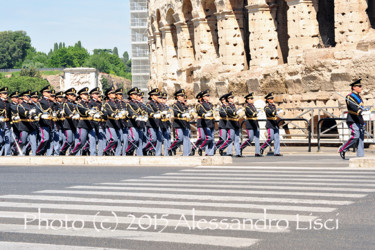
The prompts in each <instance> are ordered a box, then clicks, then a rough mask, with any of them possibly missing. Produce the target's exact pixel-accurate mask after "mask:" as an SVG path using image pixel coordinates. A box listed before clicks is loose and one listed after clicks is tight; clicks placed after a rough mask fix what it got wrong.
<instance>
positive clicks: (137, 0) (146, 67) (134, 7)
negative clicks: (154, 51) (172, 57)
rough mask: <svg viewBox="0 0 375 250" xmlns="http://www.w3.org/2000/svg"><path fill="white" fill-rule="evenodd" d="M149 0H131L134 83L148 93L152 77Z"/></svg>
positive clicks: (134, 85)
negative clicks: (149, 42)
mask: <svg viewBox="0 0 375 250" xmlns="http://www.w3.org/2000/svg"><path fill="white" fill-rule="evenodd" d="M147 21H148V9H147V0H130V29H131V36H132V39H131V45H132V51H131V58H132V78H133V80H132V84H133V87H138V88H140V89H142V90H143V91H146V93H147V82H148V80H149V78H150V58H149V54H150V52H149V45H148V34H147Z"/></svg>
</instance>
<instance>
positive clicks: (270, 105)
mask: <svg viewBox="0 0 375 250" xmlns="http://www.w3.org/2000/svg"><path fill="white" fill-rule="evenodd" d="M273 98H274V96H273V93H272V92H271V93H269V94H268V95H266V97H265V99H266V102H267V104H266V106H265V107H264V112H265V113H266V116H267V122H266V129H267V131H268V139H267V141H266V142H265V143H264V144H263V145H262V147H261V148H260V154H261V155H263V152H264V150H265V149H266V148H267V147H268V146H271V143H272V141H273V140H274V146H275V152H274V156H282V154H280V136H279V124H278V121H277V115H278V114H279V111H277V109H276V105H275V104H274V100H273Z"/></svg>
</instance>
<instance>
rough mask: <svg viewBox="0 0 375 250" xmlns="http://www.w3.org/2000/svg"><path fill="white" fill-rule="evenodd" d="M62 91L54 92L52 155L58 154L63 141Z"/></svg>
mask: <svg viewBox="0 0 375 250" xmlns="http://www.w3.org/2000/svg"><path fill="white" fill-rule="evenodd" d="M63 105H64V93H63V92H62V91H60V92H57V93H56V102H55V105H54V112H55V115H54V121H55V131H54V132H55V135H54V146H53V148H54V155H60V151H61V147H62V144H63V142H64V133H63V127H64V120H65V117H64V114H63Z"/></svg>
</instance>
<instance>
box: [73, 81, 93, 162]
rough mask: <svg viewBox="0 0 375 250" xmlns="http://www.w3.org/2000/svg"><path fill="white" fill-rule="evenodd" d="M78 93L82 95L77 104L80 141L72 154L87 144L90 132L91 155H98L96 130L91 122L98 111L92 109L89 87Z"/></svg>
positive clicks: (77, 152) (75, 153)
mask: <svg viewBox="0 0 375 250" xmlns="http://www.w3.org/2000/svg"><path fill="white" fill-rule="evenodd" d="M78 95H79V96H80V97H81V102H80V103H79V104H77V108H76V109H77V111H78V114H79V121H78V125H77V133H78V134H77V135H78V136H77V137H78V142H77V143H76V144H75V146H74V149H73V150H72V152H71V153H70V155H77V154H79V152H80V150H81V149H83V147H85V146H86V142H87V139H88V136H89V134H90V138H92V140H91V141H89V145H90V155H91V156H95V155H96V140H95V130H94V128H93V126H92V124H91V121H92V117H93V116H94V115H95V114H96V111H94V110H91V109H90V104H89V88H87V87H86V88H83V89H81V90H80V91H78Z"/></svg>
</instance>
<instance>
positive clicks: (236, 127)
mask: <svg viewBox="0 0 375 250" xmlns="http://www.w3.org/2000/svg"><path fill="white" fill-rule="evenodd" d="M226 100H227V102H228V105H227V106H226V112H227V115H228V118H227V130H228V138H227V140H226V141H225V142H224V144H223V145H222V146H221V147H220V150H219V152H220V155H223V154H224V150H225V149H226V148H228V156H232V151H233V149H232V143H233V142H234V149H235V156H236V157H242V155H241V149H240V124H239V120H240V117H239V115H238V113H239V112H237V108H236V106H235V104H234V96H233V94H232V92H230V93H229V95H228V96H227V98H226Z"/></svg>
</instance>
